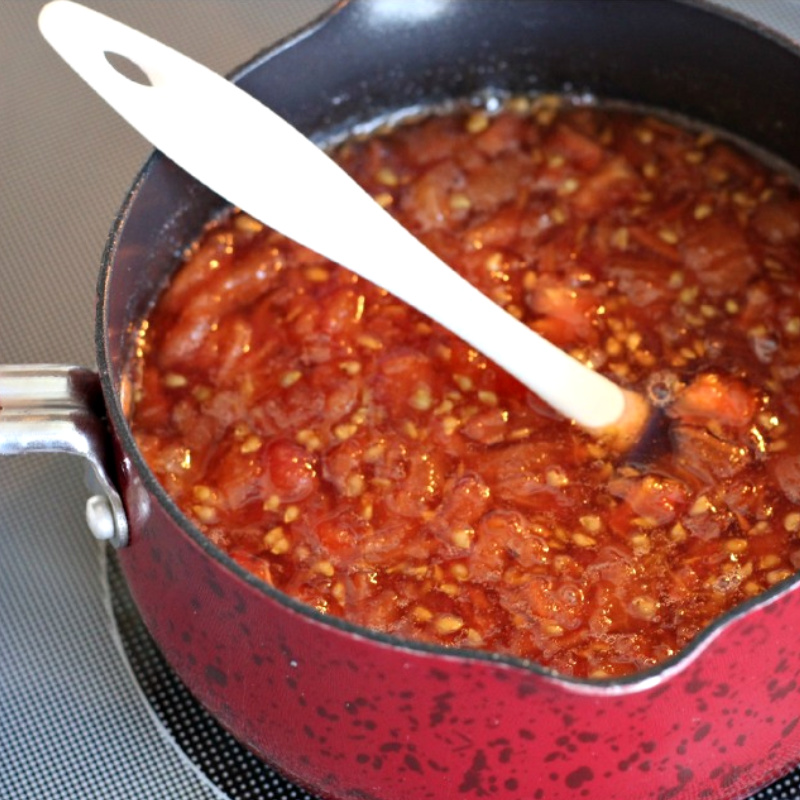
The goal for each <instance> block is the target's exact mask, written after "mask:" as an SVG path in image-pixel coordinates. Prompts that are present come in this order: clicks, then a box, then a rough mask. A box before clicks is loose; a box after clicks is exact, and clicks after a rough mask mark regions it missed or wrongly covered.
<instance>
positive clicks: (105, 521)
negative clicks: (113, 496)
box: [86, 494, 116, 542]
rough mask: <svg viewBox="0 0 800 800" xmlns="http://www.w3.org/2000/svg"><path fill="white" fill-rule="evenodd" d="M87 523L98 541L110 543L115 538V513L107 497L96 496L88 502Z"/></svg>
mask: <svg viewBox="0 0 800 800" xmlns="http://www.w3.org/2000/svg"><path fill="white" fill-rule="evenodd" d="M86 522H87V524H88V525H89V530H90V531H91V532H92V533H93V534H94V538H95V539H97V540H98V541H100V542H108V541H110V540H111V539H113V538H114V533H115V530H116V528H115V525H114V511H113V510H112V508H111V503H110V502H109V501H108V498H107V497H104V496H103V495H101V494H96V495H93V496H92V497H90V498H89V499H88V500H87V501H86Z"/></svg>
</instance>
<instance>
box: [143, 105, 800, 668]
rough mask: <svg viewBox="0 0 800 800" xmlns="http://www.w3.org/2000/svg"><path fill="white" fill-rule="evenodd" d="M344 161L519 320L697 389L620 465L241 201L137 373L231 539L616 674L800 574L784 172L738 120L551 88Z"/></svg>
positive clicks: (370, 140) (422, 614) (796, 354)
mask: <svg viewBox="0 0 800 800" xmlns="http://www.w3.org/2000/svg"><path fill="white" fill-rule="evenodd" d="M334 155H335V158H336V159H337V160H338V161H339V163H341V164H342V165H343V166H344V168H345V169H346V170H347V171H348V172H349V173H350V174H351V175H352V176H353V177H354V178H355V179H356V180H357V181H358V182H359V183H361V184H362V185H363V186H364V187H365V188H366V189H367V190H368V191H369V192H370V193H371V194H372V195H374V197H375V199H376V200H377V202H379V203H380V204H381V205H383V206H384V207H385V208H387V209H388V211H389V212H390V213H392V214H394V215H395V216H396V217H397V218H398V219H399V220H400V221H401V222H402V223H403V224H404V225H405V226H407V227H408V228H409V229H411V230H412V231H413V232H414V233H415V234H416V235H417V236H418V237H419V238H421V239H422V240H423V241H424V242H425V243H426V244H427V245H428V246H429V247H430V248H431V249H432V250H434V251H435V252H436V253H437V254H438V255H440V256H441V257H442V258H443V259H444V260H445V261H446V262H447V263H448V264H450V265H451V266H452V267H453V268H454V269H455V270H457V271H458V272H459V273H461V274H462V275H464V276H465V277H466V278H467V279H468V280H470V281H471V282H472V283H474V284H475V285H476V286H478V287H479V288H480V289H481V290H482V291H483V292H485V293H486V294H487V295H488V296H489V297H490V298H492V299H493V300H494V301H495V302H497V303H498V304H499V305H501V306H502V307H503V308H505V309H506V310H507V311H508V313H509V314H512V315H514V316H515V317H517V318H518V319H520V320H522V321H524V323H525V324H526V325H528V326H530V327H531V328H533V329H534V330H536V331H538V332H539V333H541V334H543V335H544V336H545V337H547V338H548V339H550V340H551V341H552V342H554V343H555V344H557V345H558V346H559V347H561V348H563V349H564V350H566V351H568V352H569V353H571V354H572V355H574V356H575V357H576V358H578V359H580V360H581V361H584V362H586V363H587V364H590V365H591V366H592V367H593V368H594V369H597V370H600V371H602V372H603V373H605V374H607V375H609V376H610V377H612V378H613V379H614V380H615V381H617V382H618V383H619V384H621V385H623V386H625V387H628V388H632V389H635V390H639V391H644V390H645V387H646V386H647V385H648V382H649V381H650V380H651V378H652V376H653V375H654V374H656V375H658V376H659V379H660V380H662V381H664V382H666V383H668V384H670V385H671V386H672V388H673V391H674V393H675V400H674V402H672V404H671V405H669V406H668V407H667V409H666V411H665V418H666V422H667V423H668V432H667V434H666V435H667V443H668V446H667V447H662V448H660V449H657V450H653V452H651V453H649V454H645V455H644V457H642V456H641V455H639V456H637V458H635V459H632V458H631V457H630V456H625V455H624V454H623V455H620V454H618V453H614V452H613V451H612V450H610V449H609V448H607V447H606V446H605V445H604V443H603V442H601V441H596V440H594V439H593V438H591V437H590V436H588V435H587V434H586V433H585V432H583V431H581V430H580V429H579V428H577V427H576V426H575V425H574V424H572V423H571V422H570V421H569V420H566V419H563V418H560V417H559V416H558V415H557V414H555V413H554V412H552V411H551V410H549V409H548V408H547V407H546V406H545V405H544V404H543V403H542V402H541V401H540V400H539V399H538V398H537V397H536V396H534V395H533V394H532V393H530V392H529V391H527V390H526V389H525V388H524V387H522V386H521V385H520V384H519V383H518V382H517V381H515V380H514V379H512V378H511V377H510V376H509V375H508V374H506V373H505V372H503V371H502V370H500V369H499V368H498V367H497V366H495V365H494V364H493V363H492V362H491V361H489V360H487V359H486V358H484V357H483V356H482V355H481V354H480V353H478V352H476V351H475V350H474V349H472V348H471V347H469V346H468V345H466V344H465V343H464V342H462V341H460V340H459V339H457V338H456V337H454V336H453V335H452V334H450V333H449V332H448V331H446V330H444V329H443V328H441V327H440V326H438V325H436V324H434V323H433V322H431V321H430V320H429V319H428V318H426V317H424V316H423V315H421V314H420V313H418V312H417V311H415V310H413V309H411V308H410V307H408V306H407V305H405V304H404V303H402V302H400V301H398V300H396V299H395V298H394V297H392V296H391V295H389V294H387V293H386V292H385V291H382V290H381V289H378V288H376V287H375V286H374V285H372V284H370V283H368V282H366V281H365V280H363V279H361V278H359V277H357V276H355V275H353V274H352V273H350V272H349V271H347V270H346V269H343V268H341V267H339V266H337V265H335V264H333V263H331V262H329V261H327V260H325V259H324V258H321V257H320V256H318V255H316V254H315V253H313V252H311V251H309V250H307V249H305V248H303V247H301V246H299V245H297V244H295V243H293V242H292V241H289V240H288V239H286V238H285V237H284V236H282V235H280V234H278V233H276V232H274V231H272V230H270V229H268V228H266V227H264V226H263V225H261V224H260V223H258V222H256V221H255V220H253V219H252V218H250V217H249V216H247V215H245V214H243V213H240V212H237V211H231V212H230V213H228V214H227V215H225V216H224V217H223V218H221V219H218V220H216V221H214V222H212V223H211V224H210V225H209V226H208V228H207V230H205V232H204V233H203V234H202V236H201V237H200V239H199V240H198V241H197V243H196V244H195V245H194V246H193V247H192V248H191V250H190V251H189V252H188V253H187V255H186V259H185V263H184V264H183V266H182V267H181V268H180V269H179V270H178V272H177V273H176V274H175V275H174V277H173V278H172V280H171V283H170V284H169V285H168V286H167V287H166V289H165V290H164V292H163V294H162V295H161V297H160V298H159V299H158V301H157V303H156V305H155V307H154V308H153V309H152V312H151V313H150V315H149V317H148V319H147V320H146V322H145V323H144V324H143V326H142V330H141V336H140V339H139V342H138V344H139V352H138V355H137V358H136V359H135V362H136V363H135V370H134V373H135V376H136V377H135V379H134V382H135V391H134V404H133V411H132V427H133V431H134V434H135V437H136V440H137V441H138V444H139V446H140V447H141V450H142V452H143V454H144V457H145V459H146V460H147V462H148V463H149V464H150V466H151V467H152V469H153V470H154V472H155V474H156V475H157V477H158V479H159V480H160V481H161V482H162V483H163V485H164V487H165V488H166V490H167V491H168V492H169V494H170V495H171V496H172V497H173V498H174V499H175V501H176V503H177V504H178V506H179V507H180V508H181V509H182V510H183V511H184V512H185V513H186V515H187V516H188V517H189V518H190V519H191V520H192V521H193V522H194V523H195V525H197V527H198V528H199V529H200V530H201V531H203V532H204V533H205V535H206V536H208V538H209V539H210V540H211V541H212V542H214V543H215V544H216V545H217V546H218V547H220V548H221V549H222V550H224V551H225V552H226V553H228V554H229V555H230V556H231V557H232V558H233V559H235V560H236V561H237V562H238V563H239V564H240V565H242V566H243V567H244V568H245V569H247V570H249V571H251V572H252V573H254V574H255V575H257V576H259V577H260V578H262V579H263V580H264V581H267V582H269V583H270V584H272V585H273V586H275V587H277V588H278V589H280V590H281V591H283V592H285V593H287V594H288V595H291V596H292V597H294V598H297V599H298V600H300V601H303V602H305V603H307V604H309V605H310V606H313V607H314V608H316V609H318V610H319V611H320V612H322V613H324V614H329V615H332V616H336V617H342V618H345V619H347V620H349V621H350V622H352V623H356V624H358V625H362V626H366V627H368V628H372V629H375V630H378V631H382V632H385V633H389V634H394V635H397V636H399V637H403V638H406V639H412V640H417V641H422V642H429V643H437V644H439V645H443V646H446V647H459V648H470V649H478V650H488V651H494V652H497V653H504V654H510V655H513V656H517V657H520V658H526V659H531V660H533V661H536V662H538V663H540V664H542V665H544V666H546V667H549V668H552V669H554V670H557V671H559V672H561V673H563V674H567V675H572V676H589V677H605V676H618V675H624V674H629V673H633V672H635V671H638V670H642V669H645V668H647V667H650V666H653V665H655V664H658V663H659V662H662V661H663V660H664V659H666V658H668V657H670V656H672V655H673V654H675V653H677V652H678V651H680V650H681V648H683V647H684V646H685V645H686V644H687V643H688V642H690V641H692V639H693V638H694V637H695V636H697V634H698V633H699V632H701V631H702V630H703V629H704V628H706V627H707V626H708V625H709V624H710V623H711V622H712V621H713V620H714V619H716V618H717V617H719V616H720V615H721V614H723V613H724V612H726V611H728V610H729V609H731V608H733V607H734V606H736V605H737V604H739V603H741V602H742V601H744V600H746V599H748V598H751V597H754V596H756V595H758V594H759V593H761V592H763V591H765V590H766V589H769V588H770V587H771V586H774V585H775V584H778V583H780V582H781V581H783V580H785V579H787V578H788V577H789V576H791V575H792V574H793V573H794V572H795V570H796V569H797V568H798V567H800V505H799V504H800V438H799V437H800V425H798V414H800V404H799V403H800V401H799V400H798V398H800V275H798V269H800V193H798V189H797V187H796V185H795V184H794V183H793V182H792V181H791V180H790V179H789V177H787V175H785V174H781V173H780V172H778V171H775V170H774V169H773V168H771V167H770V166H767V165H766V164H765V163H763V162H762V161H761V160H758V159H756V158H755V157H754V156H753V155H752V154H751V153H750V152H749V151H747V150H745V149H742V148H740V147H738V146H736V145H735V144H732V143H731V142H730V141H727V140H725V139H721V138H719V137H718V136H717V135H716V134H714V133H713V132H710V131H702V130H700V131H698V130H696V129H690V128H689V127H683V126H679V125H676V124H674V123H672V122H671V121H667V120H665V119H663V118H660V117H656V116H651V115H648V114H645V113H639V112H634V111H630V110H619V109H617V110H614V109H611V108H605V109H604V108H601V107H589V106H580V105H574V104H570V103H568V102H563V101H559V100H558V99H556V98H551V97H544V98H538V99H535V100H532V99H526V98H516V99H513V100H511V101H509V102H508V103H507V104H506V105H504V106H503V108H502V109H501V110H499V111H497V112H493V113H489V112H487V111H486V110H484V109H482V108H475V107H471V108H463V109H459V110H453V111H449V112H447V113H441V114H432V115H431V116H429V117H425V118H421V119H415V120H413V121H408V122H405V123H400V124H397V125H396V126H393V127H392V128H391V129H386V130H381V131H378V132H375V133H373V134H371V135H369V136H366V137H361V138H357V139H353V140H349V141H347V142H345V143H344V144H342V145H341V146H339V147H338V148H337V149H336V150H335V153H334ZM364 235H365V236H368V235H369V231H364ZM375 257H376V258H380V257H381V243H380V242H376V243H375ZM475 324H476V325H480V324H481V323H480V320H476V321H475Z"/></svg>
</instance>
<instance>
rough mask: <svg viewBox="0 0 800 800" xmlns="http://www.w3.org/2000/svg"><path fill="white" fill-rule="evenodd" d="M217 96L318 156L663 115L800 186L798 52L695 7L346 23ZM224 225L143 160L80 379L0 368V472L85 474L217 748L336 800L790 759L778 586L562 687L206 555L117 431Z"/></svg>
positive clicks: (479, 0)
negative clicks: (234, 746) (562, 106)
mask: <svg viewBox="0 0 800 800" xmlns="http://www.w3.org/2000/svg"><path fill="white" fill-rule="evenodd" d="M265 13H266V12H265ZM236 80H237V82H238V83H240V85H241V86H243V87H244V88H245V89H246V90H247V91H249V92H251V93H252V94H254V95H255V96H256V97H258V98H260V99H262V100H263V101H264V102H265V103H267V104H268V105H269V106H270V107H271V108H273V109H274V110H275V111H277V112H278V113H279V114H281V115H283V116H284V117H286V118H287V119H289V120H290V121H291V122H292V123H294V124H295V125H296V126H297V127H298V128H300V129H301V130H302V131H304V132H306V133H308V134H309V135H312V136H313V137H314V138H315V139H317V140H319V141H324V140H326V139H330V138H331V137H335V136H337V135H339V134H340V133H342V132H343V131H346V130H347V129H349V128H350V127H352V126H353V125H354V124H356V123H359V122H364V121H368V120H371V119H375V118H376V117H381V116H385V115H387V114H390V113H391V112H392V111H396V110H398V109H407V108H409V107H413V106H418V105H427V104H438V103H442V102H443V101H445V100H446V99H448V98H454V97H455V98H464V97H470V96H474V95H476V94H480V93H485V92H487V91H495V92H504V93H505V92H511V93H538V92H560V91H569V92H572V93H575V92H578V93H584V92H585V93H589V94H591V95H593V96H597V97H599V98H614V99H617V100H623V101H630V102H633V103H637V104H644V105H647V106H652V107H657V108H663V109H669V110H670V111H673V112H678V113H680V114H684V115H686V116H688V117H690V118H693V119H699V120H702V121H704V122H706V123H709V124H711V125H714V126H718V127H721V128H724V129H727V130H729V131H732V132H735V133H736V134H738V135H741V136H743V137H745V138H746V139H749V140H751V141H753V142H755V143H757V144H758V145H760V146H762V147H764V148H766V149H767V150H769V151H771V152H773V153H775V154H776V155H778V156H780V157H782V158H783V159H785V160H786V161H788V162H789V163H792V164H794V165H800V104H798V102H797V89H796V87H797V86H798V85H800V48H798V46H797V44H796V43H792V42H789V41H786V40H784V39H782V38H781V37H780V36H778V35H776V34H775V33H773V32H771V31H767V30H761V29H758V28H757V27H755V26H753V25H752V24H751V23H746V22H744V21H743V20H740V19H738V18H736V17H734V16H732V15H730V14H727V13H722V12H720V11H719V10H716V9H715V8H714V7H713V6H711V5H710V4H707V3H703V2H678V1H676V0H650V1H649V2H646V3H644V2H639V3H633V2H629V1H628V0H593V1H592V2H587V0H492V2H486V0H399V1H398V0H351V1H350V2H343V3H340V4H339V5H337V6H336V7H335V8H334V9H333V11H332V12H331V13H330V14H329V15H328V16H326V17H325V18H323V19H321V20H320V21H318V22H317V23H316V24H314V25H312V26H311V27H310V28H309V29H307V30H305V31H303V32H302V33H300V34H298V35H297V36H296V37H294V38H293V39H291V40H289V41H287V42H284V43H282V44H281V45H280V46H278V47H276V48H274V49H273V50H271V51H270V52H268V53H265V54H263V55H261V56H259V57H257V58H256V59H255V60H254V61H253V62H252V63H251V64H249V65H248V66H247V67H245V68H244V69H243V70H241V71H240V72H239V73H238V74H237V76H236ZM221 205H222V201H221V200H220V199H219V198H218V197H216V196H215V195H213V194H212V193H211V192H209V191H208V190H207V189H205V188H204V187H202V186H200V185H198V184H197V183H196V182H195V181H193V180H192V179H190V178H189V177H188V176H187V175H186V174H185V173H183V172H182V171H181V170H179V169H178V168H177V167H175V166H174V164H172V163H171V162H170V161H168V160H167V159H165V158H163V157H162V156H159V155H155V156H153V157H152V158H151V160H150V161H149V162H148V164H147V165H146V167H145V168H144V170H143V171H142V173H141V174H140V175H139V176H138V178H137V179H136V181H135V183H134V185H133V188H132V189H131V192H130V195H129V197H128V199H127V202H126V203H125V206H124V208H123V209H122V211H121V213H120V215H119V217H118V220H117V224H116V226H115V228H114V231H113V234H112V236H111V238H110V240H109V243H108V248H107V251H106V255H105V263H104V267H103V271H102V274H101V276H100V283H99V292H98V297H99V299H98V312H97V333H96V340H97V359H98V374H97V375H96V374H95V373H92V372H88V371H85V370H71V369H61V368H39V367H37V368H28V369H11V368H6V369H4V370H3V371H2V373H0V402H2V410H1V411H0V452H5V453H13V452H20V451H29V450H35V449H62V450H63V449H66V450H70V451H72V452H78V453H81V454H82V455H85V456H86V457H87V458H88V459H89V460H90V462H91V463H92V466H93V468H94V469H93V475H94V476H95V477H96V478H97V481H96V482H97V494H96V495H95V496H94V497H93V498H92V499H91V500H90V501H89V506H88V517H89V521H90V526H91V527H92V529H93V531H94V532H95V533H96V534H97V535H98V536H100V537H105V538H110V539H111V540H112V542H113V543H114V544H115V545H116V546H117V547H118V554H119V561H120V564H121V565H122V569H123V571H124V573H125V576H126V579H127V581H128V583H129V585H130V588H131V591H132V593H133V596H134V599H135V601H136V603H137V605H138V607H139V609H140V611H141V613H142V616H143V617H144V619H145V621H146V623H147V626H148V627H149V629H150V631H151V632H152V634H153V636H154V638H155V639H156V641H157V642H158V644H159V646H160V647H161V648H162V650H163V652H164V654H165V655H166V657H167V659H168V660H169V662H170V664H171V665H172V666H173V667H174V669H175V670H176V672H177V673H178V674H179V675H180V677H181V678H182V679H183V680H184V681H185V682H186V684H187V685H188V686H189V688H190V689H191V690H192V692H193V693H194V694H195V695H196V696H197V697H198V698H199V699H200V700H201V702H202V703H203V704H204V705H205V706H206V707H207V708H208V709H209V710H210V712H211V713H212V714H213V715H214V716H215V717H216V718H217V719H219V720H220V722H221V723H222V724H223V725H225V726H226V727H227V728H228V729H230V731H231V732H232V733H233V734H234V735H235V736H236V737H237V738H238V739H240V740H241V741H242V742H244V743H245V744H246V745H247V746H248V747H250V748H252V749H253V750H254V751H255V752H256V753H258V754H259V755H260V756H261V757H263V758H264V759H265V760H267V761H268V762H270V763H271V764H274V765H275V766H276V767H277V768H279V769H280V770H281V771H282V772H284V773H285V774H286V775H288V776H290V777H291V778H293V779H294V780H296V781H297V782H298V783H300V784H302V785H304V786H306V787H308V788H309V789H310V790H312V791H314V792H316V793H318V794H320V795H323V796H327V797H333V798H340V799H342V800H343V799H344V798H360V799H361V800H366V799H367V798H376V799H377V798H380V800H392V798H432V799H435V800H440V799H441V798H445V797H462V796H463V797H474V798H479V797H489V796H493V797H500V798H509V799H511V798H520V799H522V798H525V800H532V799H533V798H551V799H552V798H560V797H570V798H571V797H592V798H603V800H607V799H608V798H632V797H635V798H660V799H661V800H667V798H675V797H683V798H709V799H710V798H720V797H725V798H738V797H742V796H744V795H746V794H748V793H750V792H752V791H754V790H755V789H756V788H758V787H760V786H762V785H764V784H766V783H768V782H770V781H771V780H774V779H775V778H776V777H778V776H779V775H781V774H782V773H785V772H786V771H788V770H789V769H790V768H791V767H792V766H794V765H795V764H796V763H798V761H800V725H798V722H800V677H798V676H800V641H798V638H797V636H796V634H795V628H796V626H797V624H798V622H800V592H798V584H800V578H798V577H796V576H795V577H794V578H791V579H789V580H788V581H786V582H784V583H782V584H780V585H778V586H776V587H774V588H773V589H772V590H770V591H769V592H768V593H766V594H764V595H762V596H760V597H758V598H756V599H754V600H751V601H749V602H748V603H746V604H745V605H743V606H740V607H739V608H738V609H736V610H735V611H734V612H732V613H730V614H728V615H727V616H725V617H724V618H722V619H720V620H718V621H717V622H716V623H715V624H714V625H713V626H712V627H711V628H709V629H708V630H707V631H706V632H705V633H704V634H702V635H701V636H700V637H699V638H698V639H697V640H696V641H695V642H694V643H693V644H692V645H691V646H690V647H689V648H688V649H687V650H686V651H685V652H684V653H682V654H681V655H680V656H678V657H676V658H674V659H672V660H671V661H669V662H667V663H665V664H663V665H661V666H660V667H658V668H655V669H652V670H650V671H648V672H646V673H642V674H639V675H634V676H632V677H628V678H624V679H617V680H602V681H600V680H573V679H567V678H564V677H560V676H558V675H556V674H553V673H551V672H548V671H547V670H545V669H542V668H540V667H538V666H537V665H535V664H529V663H523V662H520V661H517V660H514V659H511V658H506V657H499V656H492V655H489V654H481V653H468V652H464V651H455V650H445V649H442V648H439V647H435V646H427V645H422V644H411V643H407V642H402V641H398V640H396V639H393V638H391V637H387V636H384V635H379V634H375V633H371V632H369V631H366V630H363V629H358V628H355V627H353V626H352V625H349V624H347V623H345V622H342V621H339V620H336V619H330V618H328V617H325V616H323V615H321V614H319V613H317V612H316V611H314V610H312V609H310V608H308V607H305V606H303V605H300V604H299V603H297V602H295V601H294V600H291V599H289V598H287V597H285V596H284V595H282V594H281V593H279V592H277V591H275V590H273V589H272V588H270V587H269V586H267V585H265V584H264V583H261V582H259V581H258V580H256V579H255V578H254V577H253V576H252V575H250V574H248V573H247V572H245V571H244V570H242V569H241V568H239V567H238V566H237V565H236V564H235V563H234V562H233V561H232V560H231V559H229V558H228V557H227V556H225V555H224V554H223V553H221V552H220V551H219V550H217V549H216V548H215V547H214V546H212V545H211V544H210V543H209V542H208V540H207V539H206V538H205V537H204V536H203V535H202V534H201V533H200V532H199V531H197V530H196V529H195V528H194V527H193V526H192V525H191V524H190V523H189V522H188V521H187V520H186V519H185V517H184V516H183V515H182V514H181V512H180V511H179V510H178V509H177V508H176V507H175V505H174V504H173V502H172V501H171V500H170V499H169V497H168V496H167V495H166V493H165V492H164V490H163V489H162V488H161V487H160V486H159V485H158V484H157V483H156V481H155V479H154V477H153V475H152V473H151V472H150V470H149V469H148V467H147V466H146V464H145V463H144V461H143V459H142V456H141V455H140V453H139V451H138V450H137V448H136V445H135V444H134V442H133V439H132V437H131V433H130V430H129V428H128V424H127V421H126V418H125V413H124V411H123V408H124V406H125V398H124V395H125V392H126V388H125V387H126V369H127V364H128V359H129V356H130V354H131V352H132V349H133V345H134V341H133V340H134V336H135V332H136V329H137V321H138V320H139V319H140V318H141V317H142V315H143V314H144V312H145V311H146V310H147V308H148V307H149V305H150V304H151V303H152V301H153V298H154V296H155V294H156V293H157V291H158V289H159V287H161V286H162V285H163V284H164V281H165V280H166V278H167V276H168V275H169V274H170V272H171V271H172V270H173V269H174V268H175V266H176V264H177V261H178V259H179V257H180V253H181V251H182V250H183V248H184V247H185V246H186V245H187V244H188V243H189V242H190V241H191V240H192V239H193V238H194V237H195V236H196V235H197V233H198V232H199V231H200V230H201V228H202V226H203V223H204V222H205V221H206V220H207V219H208V218H209V217H210V216H212V215H213V214H214V213H215V212H217V211H218V210H219V209H220V207H221ZM98 376H99V380H98ZM103 422H107V426H106V425H104V424H103ZM107 431H110V441H111V444H110V445H109V447H108V450H107V451H105V450H103V446H104V443H105V440H106V438H107ZM107 476H110V479H109V477H107Z"/></svg>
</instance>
